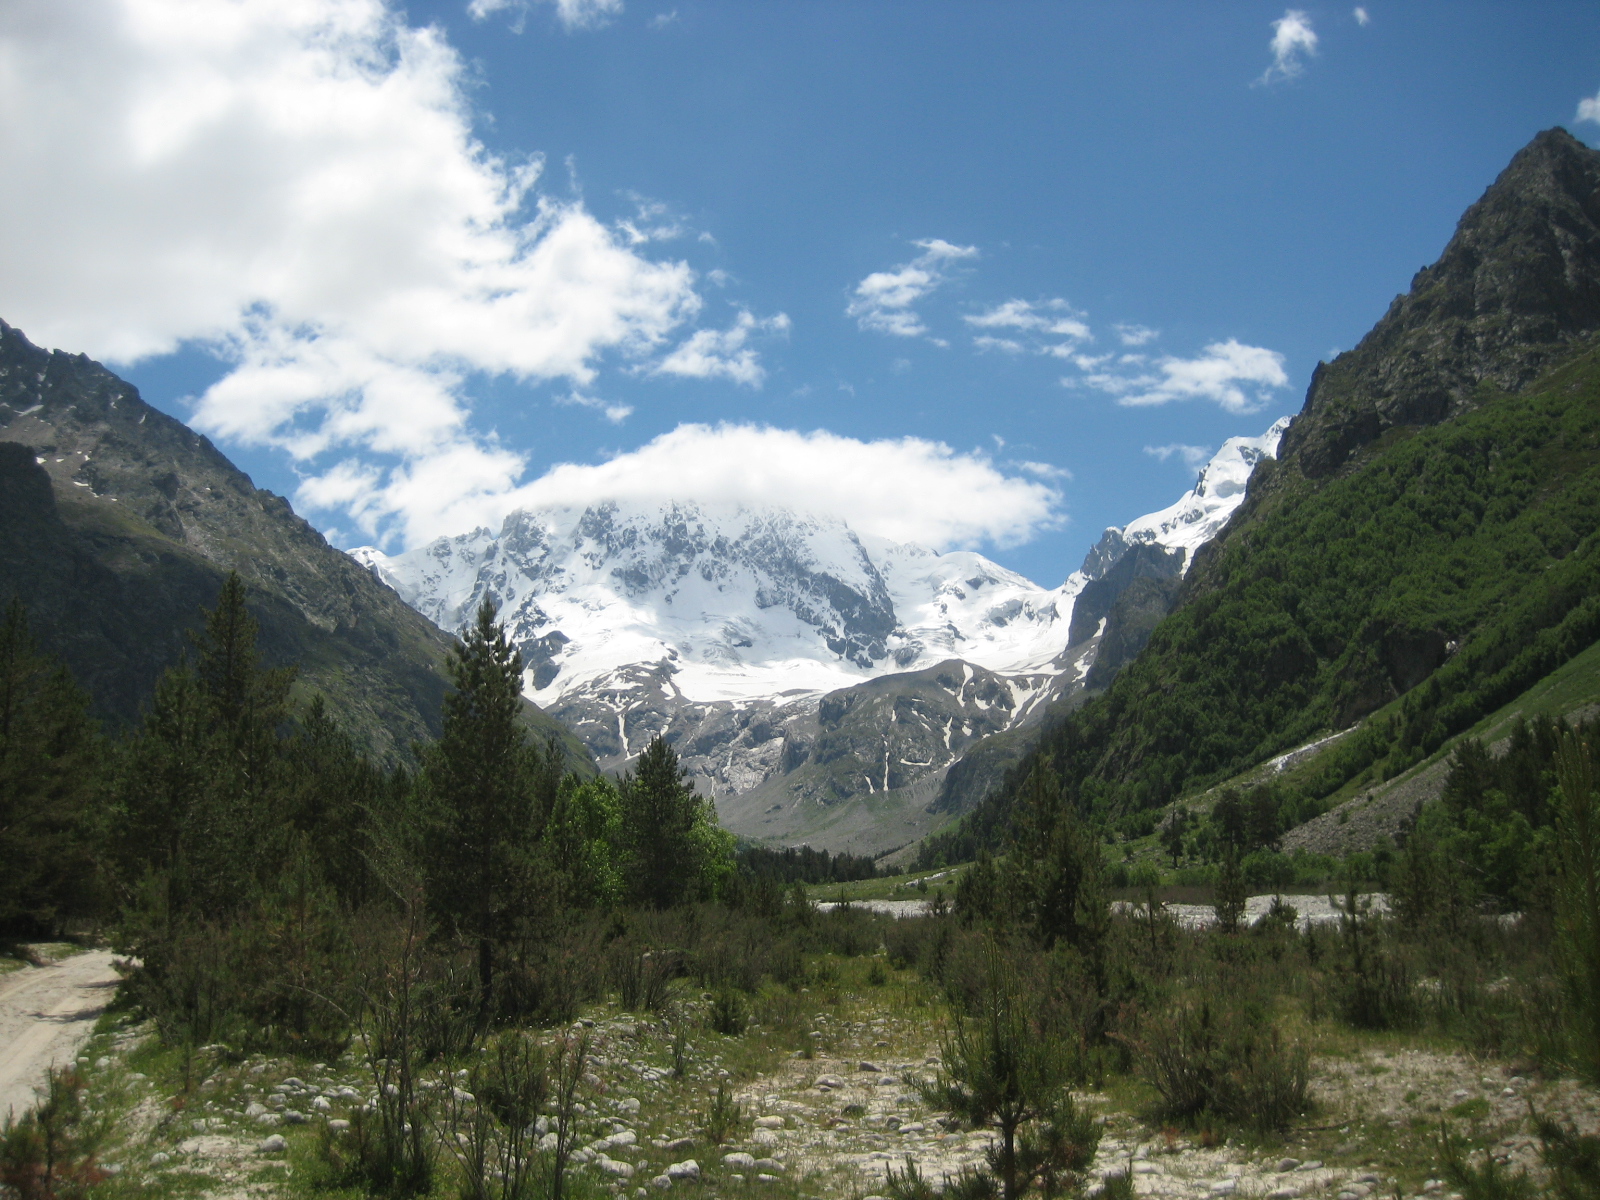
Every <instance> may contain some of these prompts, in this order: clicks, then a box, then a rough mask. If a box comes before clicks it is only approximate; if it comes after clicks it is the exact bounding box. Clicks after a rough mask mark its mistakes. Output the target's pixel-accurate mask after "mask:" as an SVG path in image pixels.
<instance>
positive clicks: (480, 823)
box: [421, 598, 539, 1020]
mask: <svg viewBox="0 0 1600 1200" xmlns="http://www.w3.org/2000/svg"><path fill="white" fill-rule="evenodd" d="M449 671H450V680H451V682H452V683H453V684H454V685H455V690H454V691H452V692H451V693H450V694H449V695H447V696H446V697H445V701H444V731H443V734H442V735H441V736H440V738H439V741H438V742H437V743H435V744H434V745H433V746H431V747H430V748H429V749H428V750H427V752H426V755H425V758H424V763H423V771H422V781H421V782H422V787H423V792H424V795H425V797H426V801H427V804H428V806H429V808H430V811H431V818H432V825H433V830H434V837H433V844H432V845H431V847H429V848H428V850H427V854H428V858H429V859H430V862H431V870H430V872H429V874H430V879H429V901H430V903H431V904H432V905H433V907H434V909H435V911H436V912H437V913H438V914H439V916H440V918H441V920H442V921H443V922H445V923H447V924H454V925H455V927H456V929H457V930H458V931H459V932H460V933H461V934H462V935H463V936H465V937H467V938H468V939H470V940H471V941H472V942H473V944H474V946H475V948H476V951H477V958H478V987H479V1001H480V1005H481V1018H482V1019H484V1020H487V1018H488V1014H489V1007H490V1004H491V1001H492V997H493V991H494V973H495V958H496V949H497V944H498V943H500V942H501V941H502V940H503V939H504V938H505V937H506V936H507V935H508V933H509V931H510V929H511V927H512V925H513V924H514V923H515V921H516V920H517V918H518V917H520V916H523V915H526V910H527V908H528V906H529V905H530V904H531V902H532V897H531V890H532V889H531V887H530V880H529V872H530V870H531V868H532V864H533V860H532V853H531V851H532V847H533V844H534V841H535V837H536V833H537V831H536V829H535V827H534V823H535V817H536V805H535V802H534V800H535V797H534V792H535V783H536V778H535V777H536V775H537V773H538V770H539V761H538V754H537V752H536V751H534V750H533V749H532V747H530V746H529V745H528V743H527V740H526V738H525V737H524V734H523V730H522V726H521V724H520V722H519V721H518V717H519V715H520V714H521V711H522V655H521V654H520V653H518V651H517V650H516V648H515V647H513V646H512V645H511V644H510V643H509V642H508V641H507V640H506V634H505V629H504V627H502V626H501V625H500V623H499V622H498V621H496V620H495V607H494V604H493V602H491V601H490V600H488V599H487V598H486V599H485V600H484V601H483V603H482V604H481V605H480V606H479V608H478V616H477V619H476V620H475V621H474V622H473V624H472V627H471V628H470V629H468V630H467V633H466V636H465V637H464V638H463V639H462V640H461V642H460V643H459V644H458V645H457V646H456V648H455V650H454V652H453V654H452V655H451V658H450V663H449Z"/></svg>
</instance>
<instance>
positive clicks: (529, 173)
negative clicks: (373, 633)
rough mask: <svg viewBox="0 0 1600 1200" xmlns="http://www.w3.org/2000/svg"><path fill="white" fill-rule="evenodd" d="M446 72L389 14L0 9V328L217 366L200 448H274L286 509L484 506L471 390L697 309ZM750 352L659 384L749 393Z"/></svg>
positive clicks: (649, 342)
mask: <svg viewBox="0 0 1600 1200" xmlns="http://www.w3.org/2000/svg"><path fill="white" fill-rule="evenodd" d="M490 7H493V6H490ZM617 7H619V6H617V5H614V4H613V5H609V6H608V5H604V4H589V5H587V6H585V5H578V4H567V5H565V6H564V7H561V8H560V9H559V14H560V15H561V17H562V19H563V20H566V19H567V18H568V17H569V16H570V17H571V18H572V19H573V21H576V20H577V19H578V18H579V17H584V14H589V15H590V16H593V15H596V14H598V15H604V14H605V13H608V12H611V11H614V10H615V9H616V8H617ZM584 19H587V17H584ZM570 23H572V22H569V24H570ZM467 74H468V70H467V67H466V65H465V64H464V63H463V61H462V60H461V58H460V57H459V55H458V54H457V53H456V51H455V50H454V49H452V48H451V47H450V46H449V45H448V44H447V43H446V41H445V40H444V37H443V35H442V34H441V33H440V32H439V31H438V30H436V29H435V28H432V27H429V28H417V27H414V26H412V25H410V24H408V23H407V22H406V20H405V19H404V18H403V16H402V15H401V14H400V13H399V12H398V11H396V10H395V9H393V8H391V7H390V6H389V5H388V4H387V3H385V2H384V0H297V2H296V3H292V4H286V3H282V2H280V0H238V2H236V3H229V4H156V3H145V2H138V0H19V2H18V3H15V4H9V5H7V6H5V7H4V8H3V9H0V154H3V156H4V160H5V162H6V170H5V172H3V173H0V211H3V212H5V213H6V214H7V220H8V221H9V222H10V223H11V224H12V225H13V226H14V227H17V228H26V229H28V230H29V234H28V236H26V237H10V238H6V239H4V240H3V242H0V305H3V308H4V311H5V313H6V315H7V316H8V318H10V319H12V320H15V321H17V322H19V323H20V324H22V325H24V326H25V327H26V328H28V329H29V330H30V331H32V332H34V333H35V335H36V336H38V337H39V338H41V340H43V341H44V342H45V343H46V344H50V345H56V346H64V347H71V348H72V349H74V350H77V349H84V350H87V351H89V352H90V353H91V354H93V355H95V356H97V357H100V358H104V359H107V360H110V361H112V362H119V363H128V362H133V361H136V360H138V359H141V358H145V357H149V356H153V355H159V354H163V353H167V352H170V351H172V350H173V349H175V348H177V347H179V346H181V345H183V344H186V343H190V344H193V343H199V344H202V345H205V346H207V347H209V348H210V349H212V350H213V351H214V352H215V353H217V354H219V355H220V356H221V357H223V358H224V359H225V361H227V362H228V363H229V364H230V368H231V369H230V370H229V372H228V373H227V375H226V376H225V377H224V378H223V379H222V380H221V381H220V382H218V383H217V384H216V385H215V386H213V387H212V388H210V389H209V390H208V391H207V392H206V393H205V395H204V396H202V397H200V399H199V403H198V406H197V408H196V410H195V416H194V420H195V424H196V425H198V426H199V427H200V428H202V429H204V430H205V431H207V432H209V433H211V434H213V435H216V436H220V437H222V438H225V439H227V440H230V441H232V442H234V443H242V444H254V445H274V446H278V447H281V448H283V449H285V450H287V451H288V452H289V453H290V454H291V455H292V456H293V458H294V459H295V460H296V461H297V463H298V464H299V469H300V471H301V473H302V475H303V478H304V479H305V485H304V489H303V491H302V494H301V496H300V497H299V498H300V499H301V500H302V501H310V502H313V503H317V504H319V505H321V506H323V507H324V508H328V507H333V508H336V509H337V508H343V509H345V510H347V511H349V512H350V513H352V514H353V515H357V516H359V517H360V518H361V519H363V520H364V521H366V522H368V523H371V522H375V521H381V520H384V519H388V518H393V519H398V520H399V521H400V522H401V523H402V524H405V525H408V526H409V524H410V523H413V522H416V521H424V520H426V519H427V518H425V517H424V516H423V514H424V513H427V512H438V511H442V510H449V509H451V508H453V507H456V506H459V505H461V504H463V503H478V502H480V501H482V500H483V499H484V498H486V497H491V496H493V495H495V494H498V493H502V492H504V491H506V490H508V489H509V488H511V487H512V486H513V485H514V483H515V482H516V480H517V478H518V476H519V475H520V473H521V471H522V468H523V463H524V460H523V459H522V457H521V456H520V455H519V454H517V453H513V452H512V451H510V450H507V449H506V448H504V447H503V446H501V445H499V444H498V443H497V442H496V441H495V439H494V438H493V437H492V436H490V435H488V434H487V433H485V432H484V431H483V430H482V429H481V428H479V427H478V426H477V425H476V423H475V421H474V418H473V413H472V411H471V406H470V403H469V401H468V399H467V398H466V393H465V391H464V386H463V385H464V381H465V380H466V378H467V377H468V376H469V375H471V374H473V373H486V374H489V375H506V376H510V377H513V378H516V379H520V380H525V381H540V380H549V379H557V378H565V379H568V380H570V381H571V382H572V383H573V384H574V385H577V386H580V387H581V386H585V385H587V384H589V383H590V382H591V380H592V379H593V377H594V376H595V374H596V371H597V367H598V366H599V364H601V363H602V362H603V361H604V360H605V359H607V358H608V357H621V358H622V359H623V360H625V361H627V362H631V363H634V364H638V365H644V366H647V365H648V364H650V363H651V362H652V360H655V359H657V357H658V356H659V355H661V354H662V352H663V351H664V350H666V348H667V347H668V346H669V345H670V344H671V342H672V340H673V339H674V335H675V334H677V333H678V332H679V331H680V330H681V329H682V328H683V327H684V326H685V325H688V324H690V323H691V322H692V321H693V319H694V318H695V317H696V315H697V314H698V312H699V310H700V307H701V301H700V297H699V295H698V293H697V292H696V289H695V276H694V273H693V272H692V271H691V270H690V268H689V267H688V266H687V265H686V264H685V263H683V262H679V261H665V260H656V259H652V258H649V257H646V256H645V254H644V251H645V250H646V249H647V248H648V247H647V246H646V245H645V244H643V242H642V241H641V239H640V238H639V237H638V236H637V232H636V230H634V229H633V228H632V227H628V228H623V227H616V228H613V227H611V226H608V225H606V224H604V223H603V222H602V221H601V220H599V219H598V218H597V217H596V216H595V215H594V214H593V213H591V212H590V211H589V210H588V209H587V208H586V207H585V206H584V204H583V203H582V202H581V201H579V200H573V199H560V198H556V197H553V196H551V195H549V194H546V193H542V192H540V191H539V190H538V189H539V182H540V175H541V170H542V167H543V163H542V160H541V159H539V158H537V157H532V158H528V159H525V160H522V161H512V160H509V159H506V158H502V157H497V156H496V155H493V154H491V153H489V152H488V151H487V150H486V149H485V148H484V146H483V145H482V144H481V143H480V142H479V141H478V140H477V139H476V137H475V136H474V133H473V128H472V119H473V114H472V112H471V109H470V106H469V104H468V102H467V99H466V91H465V89H466V87H467V85H468V78H467ZM646 240H648V239H646ZM780 319H781V318H772V319H771V321H769V322H768V328H772V327H773V326H772V324H771V322H772V321H777V320H780ZM752 320H754V319H753V318H752ZM752 329H753V327H752V326H751V325H749V324H747V323H744V322H743V319H742V318H741V322H740V323H738V324H736V325H735V326H734V328H733V329H732V330H729V331H725V332H717V331H710V332H709V333H707V335H706V338H705V339H703V340H702V343H696V342H695V340H694V337H695V336H696V335H691V336H690V337H689V338H688V340H686V341H682V342H680V343H679V344H678V347H677V349H676V350H673V351H672V352H671V353H670V354H668V355H667V356H666V357H665V358H662V359H660V361H659V369H660V370H662V371H666V372H672V373H679V374H690V375H697V376H699V377H702V378H703V377H710V376H721V377H723V378H728V379H733V380H735V381H739V382H745V383H754V382H757V381H759V377H760V372H761V367H760V365H759V361H758V357H757V355H756V352H755V351H754V350H753V349H752V348H750V347H748V346H746V345H745V344H744V342H745V340H746V339H747V338H748V336H749V334H750V332H752Z"/></svg>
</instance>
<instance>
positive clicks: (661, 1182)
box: [650, 1175, 672, 1191]
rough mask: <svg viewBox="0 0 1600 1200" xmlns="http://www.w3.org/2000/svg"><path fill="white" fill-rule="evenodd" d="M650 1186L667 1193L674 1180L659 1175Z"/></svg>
mask: <svg viewBox="0 0 1600 1200" xmlns="http://www.w3.org/2000/svg"><path fill="white" fill-rule="evenodd" d="M650 1186H651V1187H653V1188H656V1189H657V1190H658V1191H665V1190H666V1189H667V1188H669V1187H671V1186H672V1180H670V1179H668V1178H667V1177H666V1176H665V1175H657V1176H656V1177H655V1178H654V1179H652V1180H651V1181H650Z"/></svg>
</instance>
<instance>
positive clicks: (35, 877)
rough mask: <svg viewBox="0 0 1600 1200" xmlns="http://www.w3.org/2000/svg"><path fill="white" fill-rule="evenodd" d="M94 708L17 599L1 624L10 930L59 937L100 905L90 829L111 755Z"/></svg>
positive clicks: (0, 851) (1, 906)
mask: <svg viewBox="0 0 1600 1200" xmlns="http://www.w3.org/2000/svg"><path fill="white" fill-rule="evenodd" d="M88 707H89V701H88V697H87V696H86V695H84V693H83V692H82V690H81V689H80V688H79V687H78V686H77V684H76V683H75V682H74V681H73V679H72V677H71V676H70V675H69V674H68V673H67V670H66V668H65V667H62V666H60V665H58V664H56V663H53V662H51V661H50V660H49V659H47V658H45V657H44V656H42V655H41V654H39V652H38V649H37V647H36V646H35V645H34V642H33V639H32V637H31V636H30V635H29V632H28V623H27V617H26V615H25V614H24V611H23V608H22V603H21V601H19V600H13V601H12V603H11V605H10V607H9V609H8V610H7V612H6V615H5V618H4V621H3V622H0V931H5V932H9V933H13V934H39V933H51V932H54V931H55V930H56V929H57V927H58V923H59V920H60V918H62V917H64V916H83V915H87V914H89V913H91V912H92V911H93V910H94V909H95V908H96V907H97V905H98V901H99V896H98V891H97V887H96V884H97V880H98V872H97V871H96V870H95V867H94V863H93V859H92V853H91V841H90V832H91V830H90V824H91V822H92V821H93V820H94V819H95V818H96V816H97V810H98V804H99V800H100V794H101V785H102V775H101V769H100V763H101V761H102V758H103V755H102V753H101V746H100V740H99V737H98V736H97V734H96V732H95V730H94V726H93V724H92V723H91V721H90V719H89V716H88Z"/></svg>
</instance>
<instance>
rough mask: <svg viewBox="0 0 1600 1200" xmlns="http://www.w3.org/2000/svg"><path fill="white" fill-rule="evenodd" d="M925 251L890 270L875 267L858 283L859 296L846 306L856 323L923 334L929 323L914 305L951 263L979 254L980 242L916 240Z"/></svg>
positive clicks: (940, 279) (899, 334) (884, 330)
mask: <svg viewBox="0 0 1600 1200" xmlns="http://www.w3.org/2000/svg"><path fill="white" fill-rule="evenodd" d="M913 244H914V245H916V246H918V247H920V248H921V250H922V253H921V254H919V255H918V256H917V257H916V258H914V259H912V260H911V261H910V262H908V263H902V264H901V265H900V266H898V267H895V268H893V269H892V270H888V271H874V272H873V273H872V274H870V275H868V276H867V277H866V278H865V279H863V280H862V281H861V282H860V283H858V284H856V290H855V298H854V299H853V300H851V301H850V304H849V307H847V308H846V309H845V315H846V316H850V317H854V318H855V319H856V324H858V325H859V326H860V327H861V328H862V329H865V330H869V331H871V332H873V333H887V334H891V335H893V336H894V337H923V336H925V335H926V334H927V333H928V327H927V326H926V325H924V324H923V322H922V318H921V317H920V316H918V315H917V312H916V310H915V309H913V308H912V305H914V304H915V303H916V302H917V301H919V300H921V299H922V298H923V297H924V296H926V295H928V293H929V292H932V291H933V290H934V289H935V288H937V287H938V286H939V285H940V284H942V283H943V282H944V281H945V280H946V279H947V278H948V277H949V270H950V265H951V264H952V263H956V262H960V261H961V260H963V259H970V258H977V257H978V248H977V247H976V246H957V245H954V244H953V243H951V242H947V241H945V240H944V239H943V238H926V239H924V240H922V241H919V242H915V243H913Z"/></svg>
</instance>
